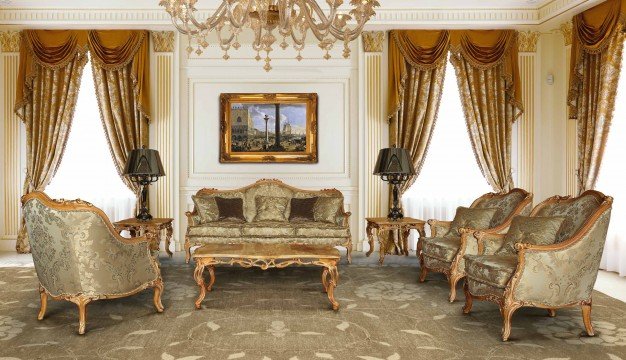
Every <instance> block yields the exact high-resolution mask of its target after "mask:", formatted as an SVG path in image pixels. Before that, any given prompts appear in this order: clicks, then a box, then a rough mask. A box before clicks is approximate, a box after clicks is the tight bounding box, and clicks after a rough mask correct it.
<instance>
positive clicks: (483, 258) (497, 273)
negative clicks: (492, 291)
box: [465, 255, 517, 288]
mask: <svg viewBox="0 0 626 360" xmlns="http://www.w3.org/2000/svg"><path fill="white" fill-rule="evenodd" d="M516 268H517V256H515V255H508V256H502V255H465V273H466V274H467V277H468V278H470V279H472V280H474V281H478V282H481V283H484V284H487V285H490V286H494V287H497V288H504V287H505V286H506V284H507V283H508V282H509V279H510V278H511V276H513V273H514V272H515V269H516Z"/></svg>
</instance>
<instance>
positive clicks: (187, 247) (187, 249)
mask: <svg viewBox="0 0 626 360" xmlns="http://www.w3.org/2000/svg"><path fill="white" fill-rule="evenodd" d="M189 260H191V244H190V243H189V238H187V237H185V263H187V264H189Z"/></svg>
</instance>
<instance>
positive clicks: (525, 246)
mask: <svg viewBox="0 0 626 360" xmlns="http://www.w3.org/2000/svg"><path fill="white" fill-rule="evenodd" d="M612 203H613V198H611V197H610V196H605V195H604V194H602V193H600V192H598V191H593V190H591V191H585V192H584V193H583V194H581V195H580V196H578V197H576V198H570V197H569V196H568V197H560V196H555V197H551V198H548V199H547V200H545V201H543V202H542V203H540V204H539V205H537V206H536V207H535V208H534V209H533V211H532V213H531V216H536V217H543V218H544V219H545V218H547V217H552V218H553V219H554V218H560V219H561V220H562V224H561V226H560V227H558V228H557V231H555V234H556V235H554V236H552V239H553V240H551V243H550V244H547V245H535V244H530V243H522V242H518V243H516V244H514V247H515V251H517V254H514V255H499V254H497V253H500V252H499V251H498V250H500V249H501V248H502V247H503V246H504V245H505V241H504V240H505V235H504V234H494V233H491V232H482V231H481V232H477V233H476V234H475V236H476V238H477V239H478V245H479V249H478V255H466V256H465V259H466V262H465V266H466V269H465V272H466V273H467V278H466V281H465V284H464V285H463V289H464V291H465V307H464V308H463V312H464V313H465V314H468V313H469V312H470V311H471V309H472V302H473V300H474V299H478V300H487V301H492V302H495V303H496V304H498V305H499V307H500V312H501V314H502V317H503V326H502V340H503V341H507V340H508V338H509V335H510V333H511V318H512V316H513V313H514V312H515V311H516V310H517V309H519V308H520V307H523V306H532V307H540V308H545V309H547V310H548V314H549V315H550V316H556V309H558V308H563V307H568V306H577V305H579V306H581V307H582V315H583V322H584V325H585V329H586V331H587V334H588V335H589V336H593V335H594V331H593V327H592V325H591V295H592V291H593V286H594V284H595V282H596V278H597V276H598V267H599V265H600V258H601V257H602V250H603V248H604V241H605V240H606V233H607V229H608V226H609V220H610V217H611V207H612ZM535 231H536V230H535ZM530 235H536V234H530ZM552 242H553V243H552ZM507 246H508V245H507Z"/></svg>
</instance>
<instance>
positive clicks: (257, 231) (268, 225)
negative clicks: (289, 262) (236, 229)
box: [241, 221, 296, 237]
mask: <svg viewBox="0 0 626 360" xmlns="http://www.w3.org/2000/svg"><path fill="white" fill-rule="evenodd" d="M241 231H242V235H243V236H261V237H273V236H278V237H280V236H295V235H296V229H295V228H294V227H293V226H291V224H289V223H288V222H283V221H255V222H253V223H245V224H241Z"/></svg>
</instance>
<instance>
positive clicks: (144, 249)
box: [22, 192, 163, 334]
mask: <svg viewBox="0 0 626 360" xmlns="http://www.w3.org/2000/svg"><path fill="white" fill-rule="evenodd" d="M22 204H23V205H22V211H23V213H24V219H25V221H26V231H27V233H28V237H29V239H30V245H31V250H32V254H33V262H34V263H35V270H36V271H37V277H38V278H39V284H40V285H39V292H40V297H41V309H40V311H39V315H38V317H37V318H38V319H39V320H42V319H43V318H44V315H45V313H46V306H47V303H48V296H50V297H51V298H53V299H55V300H67V301H70V302H73V303H74V304H76V305H77V306H78V314H79V323H78V324H79V325H78V333H79V334H84V333H85V325H86V308H87V305H88V304H89V303H90V302H92V301H94V300H100V299H114V298H120V297H126V296H130V295H133V294H136V293H138V292H140V291H142V290H144V289H147V288H154V297H153V302H154V306H155V307H156V310H157V311H158V312H163V305H162V304H161V293H162V292H163V281H162V279H161V272H160V270H159V266H158V264H157V263H156V261H155V259H154V257H153V256H152V255H151V254H150V241H149V239H147V238H146V237H143V236H142V237H136V238H132V239H126V238H123V237H121V236H119V234H118V233H117V232H116V231H115V229H114V228H113V226H112V225H111V222H110V221H109V219H108V218H107V216H106V214H104V212H102V210H100V209H98V208H96V207H94V206H93V205H91V204H89V203H87V202H84V201H81V200H74V201H65V200H52V199H50V198H49V197H48V196H47V195H46V194H44V193H42V192H32V193H30V194H27V195H24V196H23V197H22Z"/></svg>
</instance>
